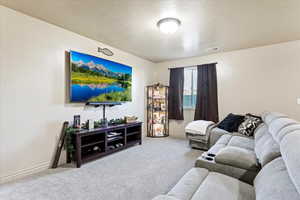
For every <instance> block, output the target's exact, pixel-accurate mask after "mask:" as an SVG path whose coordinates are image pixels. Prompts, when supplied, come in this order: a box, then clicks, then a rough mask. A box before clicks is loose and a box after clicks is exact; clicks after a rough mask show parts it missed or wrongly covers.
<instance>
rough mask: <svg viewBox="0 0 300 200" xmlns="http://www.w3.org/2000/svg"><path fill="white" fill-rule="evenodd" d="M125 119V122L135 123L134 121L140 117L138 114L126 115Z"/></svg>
mask: <svg viewBox="0 0 300 200" xmlns="http://www.w3.org/2000/svg"><path fill="white" fill-rule="evenodd" d="M124 119H125V123H133V122H136V120H137V119H138V118H137V117H136V116H132V117H130V116H125V117H124Z"/></svg>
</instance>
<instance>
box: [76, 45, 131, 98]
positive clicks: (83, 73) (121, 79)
mask: <svg viewBox="0 0 300 200" xmlns="http://www.w3.org/2000/svg"><path fill="white" fill-rule="evenodd" d="M70 61H71V91H70V94H71V95H70V96H71V102H126V101H131V81H132V68H131V67H129V66H127V65H123V64H120V63H117V62H113V61H110V60H106V59H102V58H98V57H95V56H91V55H88V54H83V53H79V52H76V51H71V52H70Z"/></svg>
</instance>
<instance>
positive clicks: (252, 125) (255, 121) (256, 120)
mask: <svg viewBox="0 0 300 200" xmlns="http://www.w3.org/2000/svg"><path fill="white" fill-rule="evenodd" d="M261 123H262V120H261V118H260V117H258V116H255V115H252V114H246V116H245V121H244V122H243V123H241V125H240V126H239V129H238V132H239V133H240V134H243V135H246V136H248V137H250V136H253V134H254V131H255V129H256V128H257V127H258V126H259V124H261Z"/></svg>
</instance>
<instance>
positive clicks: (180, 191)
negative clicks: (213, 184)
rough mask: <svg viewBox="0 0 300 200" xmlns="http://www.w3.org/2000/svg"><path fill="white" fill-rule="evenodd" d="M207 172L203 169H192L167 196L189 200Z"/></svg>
mask: <svg viewBox="0 0 300 200" xmlns="http://www.w3.org/2000/svg"><path fill="white" fill-rule="evenodd" d="M208 174H209V171H208V170H207V169H203V168H192V169H191V170H189V171H188V172H187V173H186V174H185V175H184V176H183V177H182V178H181V179H180V181H179V182H178V183H177V184H176V185H175V186H174V187H173V189H172V190H171V191H170V192H169V193H168V196H172V197H175V198H177V199H180V200H189V199H191V198H192V196H193V195H194V193H195V192H196V191H197V189H198V188H199V187H200V185H201V184H202V182H203V181H204V180H205V178H206V177H207V175H208Z"/></svg>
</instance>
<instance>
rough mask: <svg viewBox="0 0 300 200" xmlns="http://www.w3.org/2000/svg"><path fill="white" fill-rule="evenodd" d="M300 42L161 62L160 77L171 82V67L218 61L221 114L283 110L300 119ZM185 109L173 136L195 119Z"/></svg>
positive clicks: (157, 67)
mask: <svg viewBox="0 0 300 200" xmlns="http://www.w3.org/2000/svg"><path fill="white" fill-rule="evenodd" d="M299 52H300V41H293V42H288V43H281V44H277V45H271V46H265V47H259V48H252V49H246V50H239V51H233V52H228V53H219V54H214V55H210V56H204V57H194V58H189V59H183V60H175V61H170V62H163V63H159V64H157V66H156V69H157V70H156V73H157V74H156V80H157V81H160V82H162V83H165V84H168V80H169V72H168V67H182V66H192V65H197V64H204V63H210V62H218V65H217V76H218V95H219V97H218V98H219V113H220V118H221V119H222V118H223V117H224V116H225V115H227V114H228V113H230V112H233V113H247V112H251V113H261V112H263V111H265V110H270V111H278V112H283V113H286V114H288V115H289V116H291V117H292V118H295V119H297V120H300V105H298V104H297V98H298V97H300V56H299V55H300V54H299ZM193 114H194V112H193V110H186V111H185V119H186V120H184V121H182V122H174V121H173V122H171V123H170V135H173V136H177V137H183V136H184V126H185V125H186V123H188V122H189V121H192V120H193Z"/></svg>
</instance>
